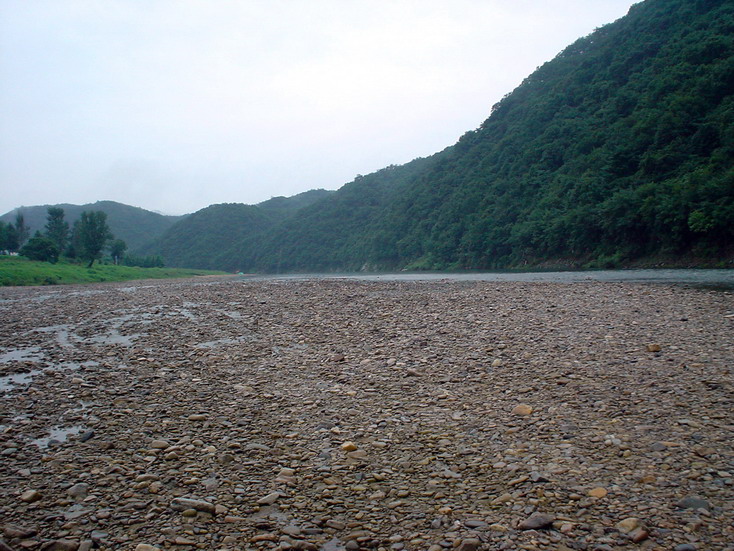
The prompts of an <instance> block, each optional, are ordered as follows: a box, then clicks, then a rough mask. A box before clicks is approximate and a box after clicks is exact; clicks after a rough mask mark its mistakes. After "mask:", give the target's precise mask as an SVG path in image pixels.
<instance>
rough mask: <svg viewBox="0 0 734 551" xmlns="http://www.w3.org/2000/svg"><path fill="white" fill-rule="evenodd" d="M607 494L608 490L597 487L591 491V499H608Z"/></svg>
mask: <svg viewBox="0 0 734 551" xmlns="http://www.w3.org/2000/svg"><path fill="white" fill-rule="evenodd" d="M607 493H608V491H607V489H606V488H602V487H597V488H593V489H591V490H589V497H595V498H598V499H601V498H602V497H606V496H607Z"/></svg>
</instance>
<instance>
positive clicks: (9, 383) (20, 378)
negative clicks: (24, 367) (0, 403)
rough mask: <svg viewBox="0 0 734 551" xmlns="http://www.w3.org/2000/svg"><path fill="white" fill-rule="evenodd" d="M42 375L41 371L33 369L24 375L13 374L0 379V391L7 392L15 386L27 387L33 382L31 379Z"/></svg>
mask: <svg viewBox="0 0 734 551" xmlns="http://www.w3.org/2000/svg"><path fill="white" fill-rule="evenodd" d="M39 373H43V371H42V370H41V369H33V370H31V371H26V372H25V373H13V374H12V375H5V376H3V377H0V391H1V392H7V391H9V390H12V389H13V388H14V387H17V386H27V385H29V384H31V382H32V381H33V377H35V376H36V375H38V374H39Z"/></svg>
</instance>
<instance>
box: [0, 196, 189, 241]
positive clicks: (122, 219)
mask: <svg viewBox="0 0 734 551" xmlns="http://www.w3.org/2000/svg"><path fill="white" fill-rule="evenodd" d="M48 207H61V208H62V209H64V214H65V219H66V221H67V222H69V226H72V225H73V224H74V221H75V220H77V219H78V218H79V216H80V215H81V213H82V212H84V211H95V210H101V211H102V212H105V213H107V224H108V225H109V226H110V229H111V230H112V233H113V234H114V235H115V238H117V239H122V240H123V241H125V243H127V245H128V249H130V250H132V249H135V248H138V247H141V246H142V245H144V244H145V243H147V242H149V241H150V240H151V239H154V238H156V237H158V236H159V235H161V234H163V232H165V231H166V230H167V229H168V228H170V227H171V226H172V225H173V224H175V223H176V222H177V221H178V220H180V219H181V218H183V217H182V216H165V215H163V214H158V213H157V212H151V211H149V210H145V209H141V208H138V207H131V206H129V205H123V204H122V203H116V202H114V201H97V202H96V203H90V204H86V205H69V204H61V205H38V206H32V207H20V208H18V209H15V210H12V211H10V212H8V213H6V214H4V215H2V216H0V220H2V221H3V222H11V223H12V222H15V216H16V213H17V212H18V211H20V212H22V213H23V216H24V218H25V222H26V224H27V225H28V226H29V227H30V228H31V235H33V234H34V233H35V232H36V230H40V231H41V232H43V231H44V226H45V225H46V215H47V209H48Z"/></svg>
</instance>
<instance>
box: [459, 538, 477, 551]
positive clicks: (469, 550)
mask: <svg viewBox="0 0 734 551" xmlns="http://www.w3.org/2000/svg"><path fill="white" fill-rule="evenodd" d="M481 544H482V542H481V541H480V540H478V539H476V538H466V539H463V540H461V543H460V544H459V546H458V547H457V548H456V551H477V549H479V546H480V545H481Z"/></svg>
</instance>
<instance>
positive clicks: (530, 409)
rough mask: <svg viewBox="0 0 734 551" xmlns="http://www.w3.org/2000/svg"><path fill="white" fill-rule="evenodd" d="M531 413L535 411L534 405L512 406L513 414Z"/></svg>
mask: <svg viewBox="0 0 734 551" xmlns="http://www.w3.org/2000/svg"><path fill="white" fill-rule="evenodd" d="M531 413H533V407H532V406H529V405H528V404H518V405H516V406H515V407H514V408H512V414H513V415H519V416H523V417H526V416H528V415H530V414H531Z"/></svg>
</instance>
